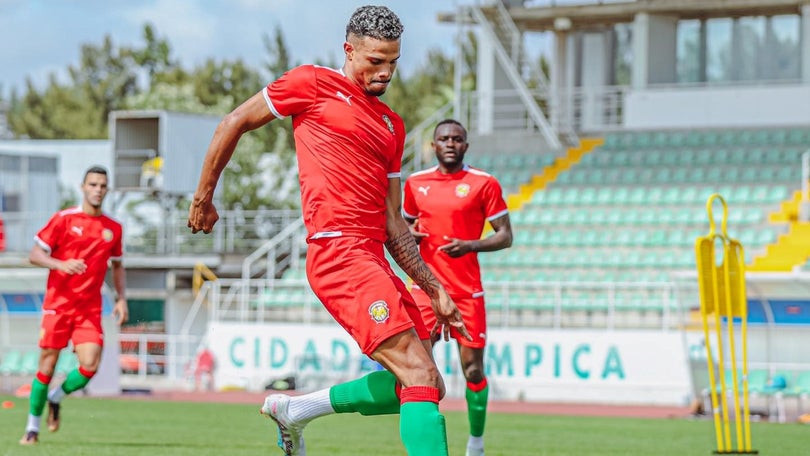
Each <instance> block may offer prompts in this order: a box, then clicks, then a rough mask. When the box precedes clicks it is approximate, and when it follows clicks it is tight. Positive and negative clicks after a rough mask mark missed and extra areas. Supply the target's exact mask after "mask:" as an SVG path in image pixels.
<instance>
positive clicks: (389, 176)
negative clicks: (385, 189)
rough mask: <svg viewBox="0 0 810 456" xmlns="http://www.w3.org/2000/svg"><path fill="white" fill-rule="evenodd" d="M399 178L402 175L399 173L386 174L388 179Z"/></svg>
mask: <svg viewBox="0 0 810 456" xmlns="http://www.w3.org/2000/svg"><path fill="white" fill-rule="evenodd" d="M400 177H402V173H401V172H396V173H388V178H389V179H397V178H400Z"/></svg>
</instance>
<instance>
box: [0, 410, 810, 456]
mask: <svg viewBox="0 0 810 456" xmlns="http://www.w3.org/2000/svg"><path fill="white" fill-rule="evenodd" d="M7 400H11V401H13V402H14V403H15V406H14V407H13V408H10V409H0V456H18V455H24V456H37V455H53V456H73V455H87V456H96V455H115V456H147V455H148V456H164V455H165V456H176V455H177V456H179V455H189V456H191V455H194V456H200V455H229V456H231V455H233V456H237V455H259V454H263V455H271V456H272V455H279V456H280V455H281V451H280V450H279V449H278V448H276V447H275V428H274V426H273V422H272V421H270V420H269V419H266V418H263V417H261V416H260V415H259V413H258V409H259V404H256V405H244V404H211V403H185V402H158V401H151V400H134V399H100V398H81V397H78V398H67V399H66V400H65V402H64V406H63V418H62V429H60V430H59V432H57V433H53V434H52V433H49V432H48V431H47V430H46V429H45V426H44V418H43V430H44V432H43V433H42V434H41V435H40V437H41V438H40V443H39V445H37V446H36V447H22V446H20V445H18V443H17V441H18V440H19V438H20V437H21V436H22V433H23V429H24V427H25V420H26V415H27V411H28V402H27V400H25V399H18V398H12V397H9V396H0V402H2V401H7ZM445 416H446V418H447V432H448V439H449V445H450V454H451V455H463V454H464V445H465V444H466V439H467V423H466V414H464V413H459V412H445ZM398 426H399V425H398V417H397V416H383V417H363V416H360V415H333V416H328V417H324V418H321V419H318V420H316V421H313V422H312V423H310V425H309V426H308V427H307V433H306V436H307V451H308V453H309V454H310V455H312V456H319V455H330V456H350V455H351V456H356V455H364V456H387V455H404V454H405V450H404V448H403V447H402V444H401V443H400V440H399V430H398ZM808 432H810V428H808V427H807V426H803V425H799V424H771V423H752V434H753V443H754V445H753V446H754V449H757V450H759V452H760V454H763V455H794V454H807V452H808V451H809V450H808V447H807V442H808V441H810V440H808ZM486 442H487V456H517V455H521V456H522V455H525V456H539V455H549V456H551V455H553V456H567V455H571V456H574V455H576V456H583V455H586V456H590V455H597V456H598V455H616V456H632V455H639V456H641V455H644V456H648V455H658V456H667V455H672V456H683V455H710V454H711V453H712V450H714V430H713V427H712V423H711V422H710V421H706V420H688V419H669V420H660V419H657V420H651V419H646V420H642V419H631V418H593V417H590V418H588V417H568V416H545V415H521V414H490V416H489V418H488V422H487V433H486Z"/></svg>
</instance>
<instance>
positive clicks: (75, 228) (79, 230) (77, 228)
mask: <svg viewBox="0 0 810 456" xmlns="http://www.w3.org/2000/svg"><path fill="white" fill-rule="evenodd" d="M70 231H73V232H74V233H76V234H78V235H79V236H81V235H82V234H83V233H84V228H82V227H80V226H75V225H74V226H71V227H70Z"/></svg>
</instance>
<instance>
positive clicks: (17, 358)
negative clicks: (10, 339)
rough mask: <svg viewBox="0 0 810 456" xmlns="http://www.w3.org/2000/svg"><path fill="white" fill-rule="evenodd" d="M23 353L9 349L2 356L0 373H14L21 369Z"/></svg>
mask: <svg viewBox="0 0 810 456" xmlns="http://www.w3.org/2000/svg"><path fill="white" fill-rule="evenodd" d="M21 364H22V353H21V352H20V351H18V350H9V351H7V352H6V353H5V354H4V355H3V357H2V358H0V375H12V374H16V373H17V372H19V371H20V365H21Z"/></svg>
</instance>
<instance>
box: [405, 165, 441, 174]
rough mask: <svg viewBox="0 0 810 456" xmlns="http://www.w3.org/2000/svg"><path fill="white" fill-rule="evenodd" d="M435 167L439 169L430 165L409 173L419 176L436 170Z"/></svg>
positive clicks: (436, 167)
mask: <svg viewBox="0 0 810 456" xmlns="http://www.w3.org/2000/svg"><path fill="white" fill-rule="evenodd" d="M437 169H439V167H438V166H432V167H430V168H427V169H423V170H422V171H417V172H415V173H413V174H411V176H421V175H423V174H430V173H433V172H436V170H437Z"/></svg>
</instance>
